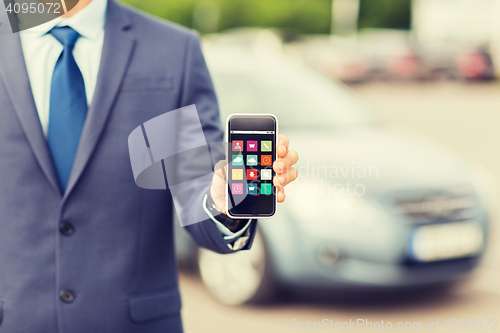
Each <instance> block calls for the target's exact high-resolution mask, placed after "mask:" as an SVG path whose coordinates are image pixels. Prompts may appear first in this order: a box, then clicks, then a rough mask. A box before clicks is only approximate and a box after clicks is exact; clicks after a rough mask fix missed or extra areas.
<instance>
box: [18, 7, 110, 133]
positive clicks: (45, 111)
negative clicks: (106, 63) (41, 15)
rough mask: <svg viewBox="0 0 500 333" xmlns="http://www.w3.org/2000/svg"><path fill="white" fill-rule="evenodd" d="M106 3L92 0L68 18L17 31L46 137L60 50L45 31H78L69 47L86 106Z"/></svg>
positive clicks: (91, 93)
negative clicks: (85, 96)
mask: <svg viewBox="0 0 500 333" xmlns="http://www.w3.org/2000/svg"><path fill="white" fill-rule="evenodd" d="M107 6H108V2H107V0H93V1H91V2H90V3H89V4H88V5H87V6H86V7H85V8H83V9H82V10H81V11H80V12H78V13H77V14H75V15H74V16H72V17H70V18H67V19H63V18H61V17H58V18H56V19H54V20H52V21H50V22H47V23H45V24H42V25H39V26H36V27H33V28H31V29H27V30H24V31H21V32H20V37H21V46H22V48H23V54H24V61H25V63H26V68H27V70H28V77H29V80H30V84H31V90H32V93H33V98H34V100H35V106H36V109H37V111H38V117H39V118H40V123H41V124H42V129H43V133H44V134H45V136H47V129H48V127H49V108H50V87H51V82H52V74H53V73H54V68H55V66H56V62H57V59H59V56H60V55H61V52H62V51H63V46H62V44H61V43H60V42H59V41H58V40H57V39H55V38H54V36H52V35H51V34H49V33H48V32H49V31H50V30H51V29H52V28H54V27H56V26H69V27H71V28H73V29H74V30H75V31H77V32H78V33H79V34H80V38H78V40H77V42H76V44H75V48H74V50H73V56H74V58H75V61H76V63H77V65H78V67H79V68H80V71H81V72H82V76H83V81H84V83H85V91H86V94H87V104H88V105H90V104H91V102H92V98H93V97H94V91H95V87H96V84H97V74H98V73H99V65H100V63H101V54H102V46H103V42H104V25H105V22H106V9H107Z"/></svg>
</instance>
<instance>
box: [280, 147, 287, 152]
mask: <svg viewBox="0 0 500 333" xmlns="http://www.w3.org/2000/svg"><path fill="white" fill-rule="evenodd" d="M281 149H282V150H283V151H284V152H285V153H286V147H285V146H284V145H281Z"/></svg>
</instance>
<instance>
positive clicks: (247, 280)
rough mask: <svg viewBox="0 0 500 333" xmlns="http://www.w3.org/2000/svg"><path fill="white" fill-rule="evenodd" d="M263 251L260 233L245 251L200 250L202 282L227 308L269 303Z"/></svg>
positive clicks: (269, 279) (271, 285)
mask: <svg viewBox="0 0 500 333" xmlns="http://www.w3.org/2000/svg"><path fill="white" fill-rule="evenodd" d="M266 250H267V248H266V245H265V241H264V239H263V237H262V235H261V233H260V232H257V233H256V235H255V239H254V241H253V244H252V248H251V249H250V250H248V251H240V252H237V253H233V254H229V255H227V254H218V253H214V252H212V251H208V250H206V249H200V250H199V251H200V252H199V255H198V265H199V269H200V274H201V279H202V281H203V283H204V284H205V286H206V287H207V288H208V290H209V292H210V293H211V294H212V295H213V296H214V297H215V298H217V299H218V300H219V301H221V302H222V303H225V304H228V305H242V304H250V303H262V302H264V301H268V300H270V299H271V297H272V296H273V294H274V283H273V279H272V277H271V276H272V275H271V270H270V263H269V260H268V257H269V256H268V254H267V251H266Z"/></svg>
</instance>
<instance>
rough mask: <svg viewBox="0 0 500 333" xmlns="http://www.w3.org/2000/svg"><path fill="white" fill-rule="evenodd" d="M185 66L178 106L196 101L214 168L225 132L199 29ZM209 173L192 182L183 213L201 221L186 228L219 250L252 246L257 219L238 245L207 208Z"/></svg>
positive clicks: (205, 244) (191, 41)
mask: <svg viewBox="0 0 500 333" xmlns="http://www.w3.org/2000/svg"><path fill="white" fill-rule="evenodd" d="M185 66H186V68H185V69H184V78H183V85H182V91H181V95H180V105H179V107H184V106H188V105H192V104H195V105H196V109H197V111H198V117H199V119H200V123H201V127H202V130H203V133H204V135H205V139H206V142H207V143H208V145H209V147H210V155H211V158H210V163H211V168H212V170H213V168H214V165H215V163H217V162H218V161H220V160H223V159H225V155H224V150H223V149H220V147H223V146H222V142H223V139H224V132H223V129H222V125H221V121H220V116H219V107H218V102H217V97H216V95H215V89H214V86H213V83H212V79H211V77H210V73H209V71H208V68H207V65H206V62H205V59H204V57H203V53H202V50H201V44H200V38H199V35H198V34H196V33H193V34H191V35H190V36H189V40H188V43H187V47H186V62H185ZM181 123H182V122H181ZM179 130H180V131H183V132H184V135H185V133H188V135H189V131H185V130H184V128H183V127H181V128H180V129H179ZM182 136H183V133H181V139H180V140H179V142H180V144H182V142H183V139H182ZM185 139H187V138H185ZM217 147H219V149H217ZM181 150H182V149H181ZM179 167H180V168H184V169H186V168H187V167H189V166H182V165H181V166H179ZM208 176H210V177H202V178H199V179H198V180H197V182H194V183H192V184H191V185H190V186H192V189H191V192H192V195H191V196H192V198H193V199H192V200H190V203H189V205H187V206H188V209H183V212H182V213H181V214H189V215H190V216H189V220H196V221H201V222H198V223H194V224H190V225H187V226H186V227H185V228H186V229H187V231H188V232H189V233H190V234H191V236H192V237H193V238H194V240H195V241H196V243H197V244H198V245H200V246H202V247H205V248H207V249H209V250H212V251H215V252H218V253H232V252H235V251H237V250H236V249H241V250H245V249H249V248H250V247H251V245H252V242H253V238H254V236H255V230H256V224H257V221H253V222H251V223H250V225H249V226H248V228H247V230H248V231H247V232H246V235H245V237H242V238H243V239H242V240H240V242H239V243H240V245H241V241H243V240H244V242H245V243H244V246H242V247H241V246H235V245H236V242H238V240H236V241H235V239H234V238H228V237H224V235H223V234H222V233H221V231H220V230H219V228H217V226H216V224H215V223H214V222H213V221H212V220H211V219H210V217H209V215H208V214H207V212H206V210H205V209H204V204H205V202H204V201H205V200H204V199H205V194H206V193H207V191H208V189H209V187H210V182H211V176H212V175H208Z"/></svg>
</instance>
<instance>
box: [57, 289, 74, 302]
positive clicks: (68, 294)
mask: <svg viewBox="0 0 500 333" xmlns="http://www.w3.org/2000/svg"><path fill="white" fill-rule="evenodd" d="M59 298H60V299H61V301H63V302H64V303H71V302H73V301H74V300H75V294H73V292H72V291H71V290H69V289H63V290H61V291H60V292H59Z"/></svg>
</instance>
